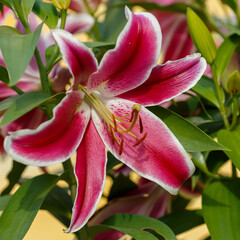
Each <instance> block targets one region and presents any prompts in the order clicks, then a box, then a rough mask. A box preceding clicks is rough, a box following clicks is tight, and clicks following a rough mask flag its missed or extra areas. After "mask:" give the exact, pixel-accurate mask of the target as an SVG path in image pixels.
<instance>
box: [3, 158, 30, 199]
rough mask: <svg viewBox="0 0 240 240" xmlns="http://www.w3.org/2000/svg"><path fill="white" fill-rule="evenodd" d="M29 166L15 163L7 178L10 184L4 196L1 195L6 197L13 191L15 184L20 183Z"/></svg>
mask: <svg viewBox="0 0 240 240" xmlns="http://www.w3.org/2000/svg"><path fill="white" fill-rule="evenodd" d="M26 167H27V166H26V165H24V164H22V163H19V162H16V161H13V166H12V169H11V171H10V172H9V174H8V176H7V179H8V181H9V184H8V186H7V187H6V188H5V189H4V190H3V191H2V194H1V195H5V194H9V193H10V191H11V190H12V188H13V187H14V186H15V184H17V183H18V181H19V179H20V177H21V175H22V173H23V171H24V170H25V168H26Z"/></svg>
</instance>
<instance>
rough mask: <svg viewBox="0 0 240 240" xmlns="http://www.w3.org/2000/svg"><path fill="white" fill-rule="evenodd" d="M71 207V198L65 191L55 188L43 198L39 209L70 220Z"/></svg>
mask: <svg viewBox="0 0 240 240" xmlns="http://www.w3.org/2000/svg"><path fill="white" fill-rule="evenodd" d="M72 206H73V202H72V198H71V197H70V196H69V195H68V193H67V191H66V190H64V189H62V188H60V187H58V186H55V187H54V188H53V189H52V190H51V192H50V193H49V194H48V195H47V197H46V198H45V200H44V202H43V204H42V206H41V209H45V210H48V211H49V212H51V213H55V214H60V215H62V216H65V217H67V218H69V219H71V212H72Z"/></svg>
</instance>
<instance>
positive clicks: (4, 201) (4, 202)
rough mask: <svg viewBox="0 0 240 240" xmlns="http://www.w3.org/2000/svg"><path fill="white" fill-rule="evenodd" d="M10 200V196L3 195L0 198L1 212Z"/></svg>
mask: <svg viewBox="0 0 240 240" xmlns="http://www.w3.org/2000/svg"><path fill="white" fill-rule="evenodd" d="M11 198H12V195H4V196H1V197H0V211H3V210H4V209H5V207H6V206H7V204H8V202H9V201H10V199H11Z"/></svg>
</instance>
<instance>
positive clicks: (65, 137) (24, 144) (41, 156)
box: [4, 92, 90, 166]
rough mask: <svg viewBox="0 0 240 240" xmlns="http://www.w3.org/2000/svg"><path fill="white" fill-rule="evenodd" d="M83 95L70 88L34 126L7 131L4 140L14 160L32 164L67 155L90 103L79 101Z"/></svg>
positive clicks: (82, 126) (55, 160)
mask: <svg viewBox="0 0 240 240" xmlns="http://www.w3.org/2000/svg"><path fill="white" fill-rule="evenodd" d="M82 99H83V95H82V94H81V93H80V92H72V93H71V94H69V95H67V96H66V97H65V98H64V99H63V100H62V102H61V103H60V104H59V105H57V107H56V108H55V109H54V117H53V118H52V119H50V120H49V121H46V122H44V123H43V124H41V125H40V126H39V127H38V128H37V129H36V130H29V129H26V130H19V131H17V132H11V133H9V134H10V136H7V137H6V138H5V141H4V147H5V150H6V152H7V153H8V154H9V155H10V156H11V157H12V158H13V159H15V160H16V161H19V162H22V163H24V164H27V165H35V166H47V165H52V164H55V163H58V162H63V161H64V160H66V159H67V158H69V157H70V156H71V154H72V153H73V152H74V151H75V150H76V148H77V147H78V145H79V143H80V141H81V139H82V136H83V134H84V131H85V128H86V126H87V123H88V121H89V117H90V110H89V107H88V105H86V104H85V103H84V102H82V103H81V101H82ZM80 104H81V107H80V108H79V109H78V107H79V105H80ZM77 109H78V110H77ZM76 110H77V112H76Z"/></svg>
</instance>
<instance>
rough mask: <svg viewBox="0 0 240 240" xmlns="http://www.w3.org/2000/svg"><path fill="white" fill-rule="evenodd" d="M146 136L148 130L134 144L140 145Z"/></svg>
mask: <svg viewBox="0 0 240 240" xmlns="http://www.w3.org/2000/svg"><path fill="white" fill-rule="evenodd" d="M146 137H147V132H145V134H144V135H143V136H142V137H141V138H139V139H138V141H137V142H136V143H134V144H133V146H134V147H136V146H137V145H139V144H140V143H141V142H142V141H143V140H144V139H145V138H146Z"/></svg>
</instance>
